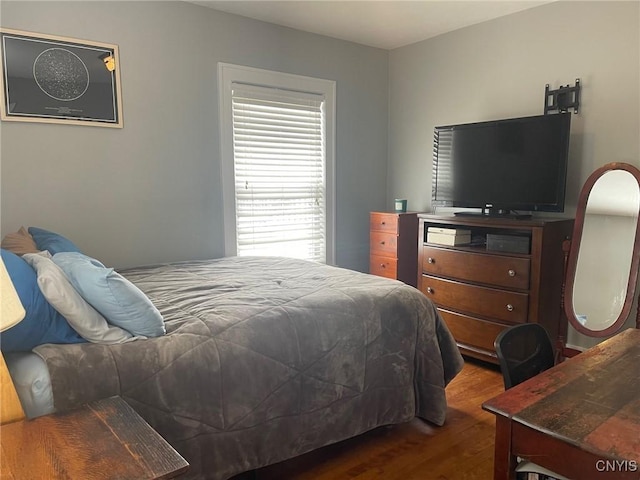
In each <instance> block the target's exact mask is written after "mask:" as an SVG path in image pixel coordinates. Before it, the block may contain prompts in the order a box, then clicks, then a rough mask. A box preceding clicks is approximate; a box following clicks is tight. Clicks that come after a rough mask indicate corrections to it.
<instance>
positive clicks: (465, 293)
mask: <svg viewBox="0 0 640 480" xmlns="http://www.w3.org/2000/svg"><path fill="white" fill-rule="evenodd" d="M420 290H421V291H422V293H424V294H425V295H426V296H427V297H429V298H430V299H431V300H432V301H433V302H434V303H435V304H436V305H437V306H439V307H445V308H450V309H453V310H456V311H458V312H467V313H473V314H474V315H478V316H480V317H485V318H487V317H488V318H495V319H497V320H502V321H505V322H509V323H524V322H526V321H527V309H528V306H529V295H527V294H526V293H518V292H510V291H507V290H500V289H497V288H488V287H480V286H477V285H470V284H467V283H462V282H456V281H452V280H444V279H441V278H436V277H431V276H429V275H422V282H421V285H420Z"/></svg>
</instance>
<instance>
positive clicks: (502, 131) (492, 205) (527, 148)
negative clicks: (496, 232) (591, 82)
mask: <svg viewBox="0 0 640 480" xmlns="http://www.w3.org/2000/svg"><path fill="white" fill-rule="evenodd" d="M570 128H571V114H570V113H562V114H551V115H539V116H533V117H522V118H510V119H505V120H494V121H489V122H479V123H468V124H461V125H447V126H440V127H436V128H435V131H434V150H433V176H432V204H433V205H434V206H447V207H462V208H477V209H481V210H480V211H479V212H478V211H476V212H456V213H458V214H480V215H513V216H519V215H520V216H523V217H526V216H530V215H528V214H524V213H520V214H519V213H518V212H521V211H527V212H562V211H564V199H565V189H566V179H567V163H568V157H569V133H570Z"/></svg>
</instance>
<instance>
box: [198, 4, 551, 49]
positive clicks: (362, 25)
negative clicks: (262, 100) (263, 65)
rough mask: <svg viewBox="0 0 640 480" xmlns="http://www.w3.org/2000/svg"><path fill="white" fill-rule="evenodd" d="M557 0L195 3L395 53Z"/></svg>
mask: <svg viewBox="0 0 640 480" xmlns="http://www.w3.org/2000/svg"><path fill="white" fill-rule="evenodd" d="M549 1H554V0H540V1H536V0H493V1H491V0H490V1H486V0H464V1H458V0H418V1H410V0H395V1H393V0H386V1H380V0H349V1H325V0H285V1H272V0H257V1H256V0H235V1H192V2H190V3H195V4H198V5H203V6H206V7H210V8H213V9H216V10H221V11H224V12H228V13H234V14H237V15H242V16H245V17H250V18H254V19H256V20H262V21H265V22H269V23H275V24H278V25H284V26H286V27H291V28H295V29H298V30H303V31H306V32H312V33H317V34H320V35H326V36H329V37H334V38H339V39H341V40H348V41H351V42H356V43H360V44H363V45H369V46H371V47H377V48H384V49H387V50H391V49H394V48H398V47H403V46H405V45H409V44H412V43H416V42H419V41H421V40H425V39H427V38H431V37H435V36H436V35H440V34H442V33H446V32H450V31H452V30H457V29H459V28H463V27H467V26H469V25H474V24H476V23H481V22H485V21H487V20H491V19H493V18H497V17H501V16H504V15H509V14H511V13H515V12H518V11H521V10H526V9H528V8H532V7H537V6H539V5H542V4H544V3H549Z"/></svg>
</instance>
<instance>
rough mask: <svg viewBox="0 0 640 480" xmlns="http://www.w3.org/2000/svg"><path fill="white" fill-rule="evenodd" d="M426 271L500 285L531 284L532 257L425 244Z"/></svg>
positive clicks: (517, 285) (424, 259) (423, 266)
mask: <svg viewBox="0 0 640 480" xmlns="http://www.w3.org/2000/svg"><path fill="white" fill-rule="evenodd" d="M422 248H423V249H424V250H423V261H422V271H423V272H424V273H427V274H430V275H436V276H442V277H447V278H456V279H459V280H465V281H469V282H477V283H483V284H486V285H496V286H498V287H506V288H516V289H521V290H526V289H528V288H529V277H530V275H529V271H530V265H531V262H530V260H529V259H528V258H518V257H508V256H500V255H485V254H482V253H473V252H463V251H456V250H449V249H446V248H437V247H428V246H424V247H422Z"/></svg>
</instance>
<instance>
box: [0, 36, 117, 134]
mask: <svg viewBox="0 0 640 480" xmlns="http://www.w3.org/2000/svg"><path fill="white" fill-rule="evenodd" d="M0 46H1V48H2V51H1V53H2V75H1V76H0V86H1V87H2V96H3V98H2V104H1V106H0V114H1V115H0V118H2V120H7V121H21V122H45V123H67V124H73V125H92V126H101V127H116V128H122V98H121V93H120V92H121V90H120V66H119V54H118V46H117V45H111V44H106V43H97V42H92V41H86V40H77V39H73V38H65V37H56V36H52V35H44V34H37V33H31V32H23V31H19V30H9V29H0Z"/></svg>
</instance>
